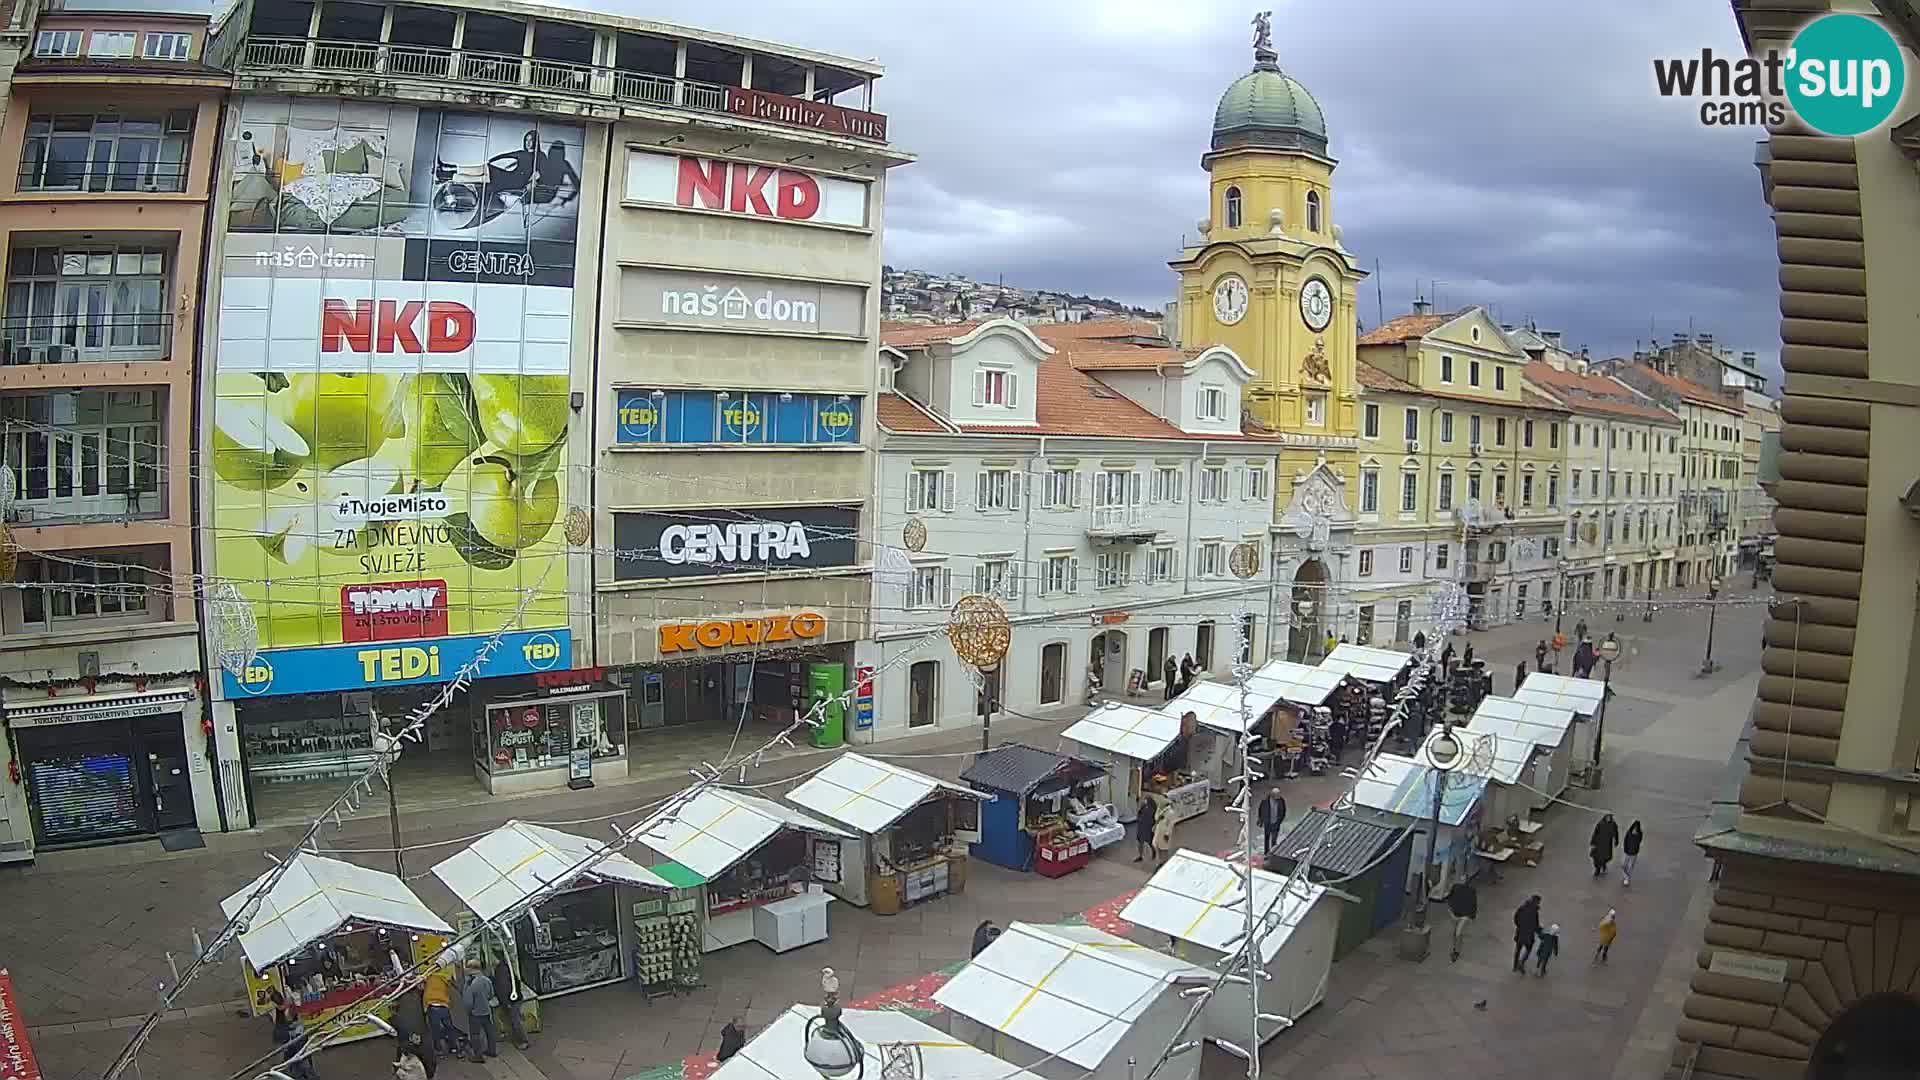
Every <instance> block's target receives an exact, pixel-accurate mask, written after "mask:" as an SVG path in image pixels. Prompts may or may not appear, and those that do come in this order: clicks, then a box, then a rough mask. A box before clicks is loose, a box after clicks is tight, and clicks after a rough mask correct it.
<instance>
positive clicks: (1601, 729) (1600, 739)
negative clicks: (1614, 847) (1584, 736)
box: [1588, 634, 1620, 788]
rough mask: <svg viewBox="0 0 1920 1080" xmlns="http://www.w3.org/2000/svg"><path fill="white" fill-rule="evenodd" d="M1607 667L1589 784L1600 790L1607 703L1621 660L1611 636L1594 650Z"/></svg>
mask: <svg viewBox="0 0 1920 1080" xmlns="http://www.w3.org/2000/svg"><path fill="white" fill-rule="evenodd" d="M1594 651H1595V652H1597V653H1598V654H1599V655H1600V662H1601V663H1602V664H1604V665H1606V666H1605V667H1604V668H1603V669H1602V671H1601V675H1600V715H1599V716H1598V717H1596V718H1595V719H1594V722H1593V772H1592V775H1591V776H1590V777H1589V778H1588V783H1589V784H1590V785H1591V786H1593V787H1595V788H1598V787H1599V786H1600V784H1601V782H1602V770H1601V767H1600V762H1601V754H1602V753H1603V752H1604V749H1605V747H1606V742H1607V702H1608V701H1610V700H1612V698H1613V662H1614V661H1615V660H1618V659H1619V658H1620V642H1619V641H1618V640H1616V639H1615V638H1614V637H1613V636H1612V635H1611V634H1609V635H1608V636H1607V639H1606V640H1605V641H1602V642H1601V643H1600V645H1599V647H1598V648H1596V649H1595V650H1594Z"/></svg>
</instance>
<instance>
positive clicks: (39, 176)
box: [16, 161, 187, 194]
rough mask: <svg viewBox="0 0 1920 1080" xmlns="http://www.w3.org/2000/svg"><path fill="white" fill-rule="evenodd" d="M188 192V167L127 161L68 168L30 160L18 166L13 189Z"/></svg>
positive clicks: (57, 163)
mask: <svg viewBox="0 0 1920 1080" xmlns="http://www.w3.org/2000/svg"><path fill="white" fill-rule="evenodd" d="M186 189H187V166H186V165H185V164H184V163H181V162H151V161H138V162H134V161H130V162H122V163H120V164H118V165H102V166H93V167H89V166H84V165H79V164H77V163H76V164H73V165H71V166H69V165H68V164H65V163H63V162H59V161H32V162H28V163H26V164H24V165H22V166H20V176H19V183H18V185H17V188H16V190H19V191H31V192H38V193H52V192H68V191H72V192H90V193H93V192H110V191H111V192H162V193H171V194H178V193H179V192H182V191H185V190H186Z"/></svg>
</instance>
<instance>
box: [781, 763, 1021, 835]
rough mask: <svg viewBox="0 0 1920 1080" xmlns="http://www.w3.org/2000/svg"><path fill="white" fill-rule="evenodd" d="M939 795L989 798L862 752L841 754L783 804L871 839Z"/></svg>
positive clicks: (789, 796) (978, 792)
mask: <svg viewBox="0 0 1920 1080" xmlns="http://www.w3.org/2000/svg"><path fill="white" fill-rule="evenodd" d="M943 791H944V792H950V793H952V794H955V795H961V796H964V797H966V798H969V799H977V800H980V801H982V802H984V801H987V800H989V799H991V798H993V796H991V795H988V794H987V793H985V792H982V791H975V790H973V789H972V788H968V787H961V786H960V785H959V784H949V783H947V782H946V781H945V780H935V779H934V778H933V777H931V776H928V775H926V774H925V773H917V772H914V771H913V770H912V769H903V768H901V767H900V766H898V765H889V764H887V763H886V762H884V761H879V760H876V759H874V758H870V757H867V756H865V755H863V754H842V755H841V756H840V757H839V759H838V760H836V761H835V762H834V763H833V764H831V765H829V766H827V767H826V768H824V769H821V770H820V771H819V772H817V773H814V774H813V776H812V777H810V778H808V780H807V782H806V783H804V784H801V785H800V786H799V787H797V788H794V789H793V790H792V791H789V792H787V801H788V802H791V803H794V804H795V805H797V806H802V807H805V808H806V809H808V810H811V811H813V812H814V813H816V814H819V815H820V816H821V817H824V818H826V819H827V820H829V821H833V822H838V823H839V824H841V825H845V826H846V827H848V828H850V829H854V830H856V831H859V832H863V833H866V834H867V835H868V836H872V835H875V834H876V833H881V832H885V831H886V830H887V829H889V828H892V827H893V824H894V823H895V822H897V821H899V820H900V819H901V818H903V817H906V816H907V813H908V811H910V810H912V809H913V808H914V807H916V806H919V805H920V804H921V803H923V802H926V801H927V799H928V797H929V796H931V795H933V794H934V793H936V792H943Z"/></svg>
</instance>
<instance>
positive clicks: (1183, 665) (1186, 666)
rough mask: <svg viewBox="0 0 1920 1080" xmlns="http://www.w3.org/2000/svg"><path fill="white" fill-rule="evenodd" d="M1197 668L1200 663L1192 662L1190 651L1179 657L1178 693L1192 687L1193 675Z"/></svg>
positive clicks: (1198, 668) (1197, 670)
mask: <svg viewBox="0 0 1920 1080" xmlns="http://www.w3.org/2000/svg"><path fill="white" fill-rule="evenodd" d="M1199 670H1200V665H1198V664H1196V663H1194V662H1193V654H1192V653H1188V654H1187V655H1185V656H1183V657H1181V658H1180V693H1182V694H1184V693H1186V692H1187V691H1189V690H1191V689H1193V676H1194V675H1195V674H1196V673H1197V672H1199Z"/></svg>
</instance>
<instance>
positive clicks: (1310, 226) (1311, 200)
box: [1307, 191, 1320, 233]
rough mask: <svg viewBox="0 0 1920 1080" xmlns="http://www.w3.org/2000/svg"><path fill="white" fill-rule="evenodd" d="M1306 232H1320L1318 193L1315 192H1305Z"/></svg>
mask: <svg viewBox="0 0 1920 1080" xmlns="http://www.w3.org/2000/svg"><path fill="white" fill-rule="evenodd" d="M1307 231H1308V232H1310V233H1317V232H1319V231H1320V193H1319V192H1317V191H1309V192H1307Z"/></svg>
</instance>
